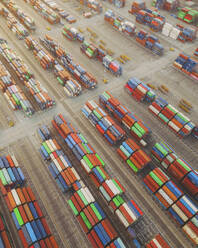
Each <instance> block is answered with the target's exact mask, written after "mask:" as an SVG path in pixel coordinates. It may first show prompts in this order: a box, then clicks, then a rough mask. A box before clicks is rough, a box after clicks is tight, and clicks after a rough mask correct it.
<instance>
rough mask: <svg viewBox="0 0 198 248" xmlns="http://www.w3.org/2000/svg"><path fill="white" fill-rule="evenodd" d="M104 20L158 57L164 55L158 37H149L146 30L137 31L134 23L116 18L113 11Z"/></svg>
mask: <svg viewBox="0 0 198 248" xmlns="http://www.w3.org/2000/svg"><path fill="white" fill-rule="evenodd" d="M104 20H105V21H106V22H108V23H109V24H111V25H112V26H113V28H115V29H116V30H117V31H120V32H122V33H123V34H125V35H127V36H130V37H134V38H135V40H136V41H137V42H138V43H139V44H141V45H142V46H144V47H145V48H147V49H149V50H150V51H151V52H152V53H155V54H157V55H162V54H163V51H164V48H163V46H162V45H161V44H160V41H159V39H158V38H157V37H155V36H154V35H149V34H148V33H147V32H145V31H144V30H140V31H136V26H135V24H134V23H132V22H130V21H128V20H125V19H124V18H122V17H120V16H116V15H115V13H114V12H113V11H112V10H108V11H107V12H106V13H105V16H104Z"/></svg>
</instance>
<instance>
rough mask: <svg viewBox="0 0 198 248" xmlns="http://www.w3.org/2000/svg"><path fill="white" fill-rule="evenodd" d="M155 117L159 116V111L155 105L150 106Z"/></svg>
mask: <svg viewBox="0 0 198 248" xmlns="http://www.w3.org/2000/svg"><path fill="white" fill-rule="evenodd" d="M148 108H149V109H150V110H151V111H152V112H153V113H154V114H155V115H158V114H159V112H160V111H159V110H157V109H156V108H155V107H153V105H150V106H149V107H148Z"/></svg>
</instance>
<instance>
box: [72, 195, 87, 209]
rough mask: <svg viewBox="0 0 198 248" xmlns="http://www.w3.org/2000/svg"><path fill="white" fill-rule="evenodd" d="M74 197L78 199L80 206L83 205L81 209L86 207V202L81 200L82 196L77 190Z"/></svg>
mask: <svg viewBox="0 0 198 248" xmlns="http://www.w3.org/2000/svg"><path fill="white" fill-rule="evenodd" d="M74 197H75V198H76V200H77V202H78V204H79V206H80V207H81V209H83V208H84V207H85V204H84V203H83V201H82V200H81V198H80V196H79V195H78V194H77V193H76V192H75V193H74Z"/></svg>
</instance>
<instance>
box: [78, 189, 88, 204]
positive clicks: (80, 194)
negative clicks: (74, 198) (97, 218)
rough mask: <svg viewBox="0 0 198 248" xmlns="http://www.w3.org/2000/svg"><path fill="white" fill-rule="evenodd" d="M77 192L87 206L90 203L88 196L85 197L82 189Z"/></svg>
mask: <svg viewBox="0 0 198 248" xmlns="http://www.w3.org/2000/svg"><path fill="white" fill-rule="evenodd" d="M77 194H78V195H79V196H80V198H81V200H82V201H83V203H84V204H85V206H87V205H88V204H89V203H88V201H87V200H86V198H85V196H84V195H83V193H82V192H81V191H80V190H78V191H77Z"/></svg>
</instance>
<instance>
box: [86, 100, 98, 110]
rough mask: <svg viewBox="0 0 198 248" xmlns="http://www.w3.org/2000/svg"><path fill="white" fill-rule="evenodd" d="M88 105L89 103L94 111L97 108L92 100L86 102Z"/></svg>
mask: <svg viewBox="0 0 198 248" xmlns="http://www.w3.org/2000/svg"><path fill="white" fill-rule="evenodd" d="M88 103H89V104H90V105H91V106H92V107H93V108H94V109H95V108H97V107H98V105H97V103H96V102H94V101H93V100H91V101H88Z"/></svg>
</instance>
